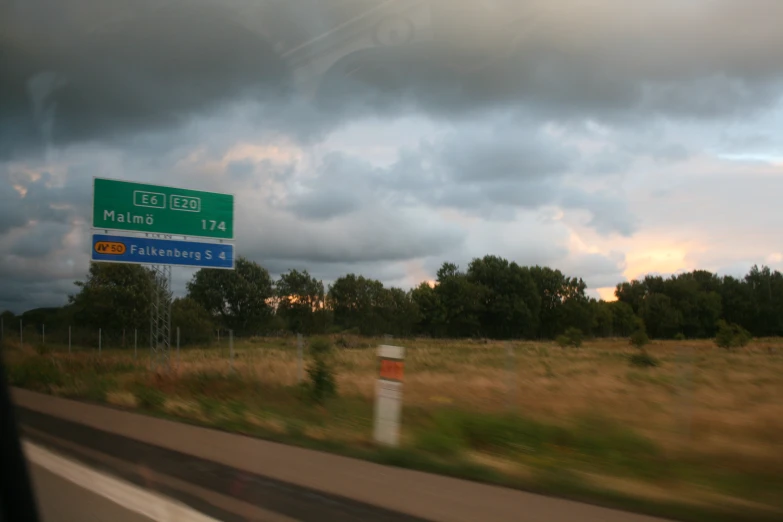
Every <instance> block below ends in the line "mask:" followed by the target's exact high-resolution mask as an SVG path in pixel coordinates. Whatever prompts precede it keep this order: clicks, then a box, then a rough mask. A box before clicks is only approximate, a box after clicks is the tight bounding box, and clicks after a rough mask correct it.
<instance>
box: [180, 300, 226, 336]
mask: <svg viewBox="0 0 783 522" xmlns="http://www.w3.org/2000/svg"><path fill="white" fill-rule="evenodd" d="M171 326H172V328H179V330H180V343H181V344H182V345H188V344H209V343H210V342H212V338H213V336H214V335H215V325H214V323H213V322H212V317H211V316H210V315H209V312H207V311H206V310H205V309H204V307H203V306H201V305H200V304H198V303H197V302H196V301H195V300H194V299H192V298H189V297H183V298H178V299H174V302H172V303H171Z"/></svg>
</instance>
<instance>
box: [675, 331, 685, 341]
mask: <svg viewBox="0 0 783 522" xmlns="http://www.w3.org/2000/svg"><path fill="white" fill-rule="evenodd" d="M674 340H675V341H684V340H685V334H683V333H682V332H677V335H675V336H674Z"/></svg>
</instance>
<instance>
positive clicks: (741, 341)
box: [715, 319, 752, 350]
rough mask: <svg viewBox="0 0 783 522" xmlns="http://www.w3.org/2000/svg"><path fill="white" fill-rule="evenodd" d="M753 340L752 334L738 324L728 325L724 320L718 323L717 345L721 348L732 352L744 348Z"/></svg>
mask: <svg viewBox="0 0 783 522" xmlns="http://www.w3.org/2000/svg"><path fill="white" fill-rule="evenodd" d="M751 339H752V336H751V335H750V332H748V331H747V330H745V329H744V328H743V327H741V326H740V325H738V324H734V323H727V322H726V321H724V320H722V319H721V320H720V321H718V333H717V334H716V335H715V344H716V345H718V346H720V347H721V348H725V349H727V350H730V349H732V348H742V347H743V346H747V344H748V343H749V342H750V340H751Z"/></svg>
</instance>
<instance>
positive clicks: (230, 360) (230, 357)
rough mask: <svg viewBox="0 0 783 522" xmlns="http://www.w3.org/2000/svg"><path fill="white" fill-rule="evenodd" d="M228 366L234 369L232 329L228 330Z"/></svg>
mask: <svg viewBox="0 0 783 522" xmlns="http://www.w3.org/2000/svg"><path fill="white" fill-rule="evenodd" d="M228 366H229V368H230V369H231V371H232V372H233V371H234V330H229V331H228Z"/></svg>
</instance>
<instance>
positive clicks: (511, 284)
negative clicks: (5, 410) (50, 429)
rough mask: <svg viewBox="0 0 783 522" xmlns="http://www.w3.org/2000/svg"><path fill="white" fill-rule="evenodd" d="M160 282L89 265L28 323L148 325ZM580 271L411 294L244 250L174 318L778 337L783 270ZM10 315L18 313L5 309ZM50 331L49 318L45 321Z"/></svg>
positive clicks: (373, 328)
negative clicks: (588, 274)
mask: <svg viewBox="0 0 783 522" xmlns="http://www.w3.org/2000/svg"><path fill="white" fill-rule="evenodd" d="M155 284H157V283H156V281H155V279H154V278H153V277H152V276H151V272H150V271H149V269H147V268H145V267H143V266H137V265H122V264H110V263H93V264H91V266H90V270H89V273H88V274H87V277H86V279H85V280H84V281H78V282H76V285H77V288H78V291H77V292H76V293H75V294H73V295H71V296H69V303H68V304H67V305H66V306H64V307H61V308H47V309H38V310H33V311H29V312H26V313H25V314H24V318H25V320H26V321H28V322H29V321H31V320H32V321H35V320H37V321H39V322H41V323H43V322H46V323H47V325H52V327H55V328H56V327H57V325H58V324H61V325H76V326H82V327H90V328H104V329H110V328H114V329H121V328H141V329H143V328H146V327H147V325H148V324H149V317H150V302H149V296H150V294H151V291H152V289H153V286H152V285H155ZM585 290H586V285H585V283H584V281H583V280H582V279H581V278H577V277H570V276H567V275H565V274H563V273H562V272H561V271H560V270H556V269H552V268H549V267H541V266H532V267H527V266H520V265H518V264H517V263H515V262H513V261H508V260H506V259H503V258H501V257H498V256H492V255H487V256H485V257H483V258H476V259H474V260H473V261H472V262H471V263H470V264H469V265H468V266H467V268H466V269H464V270H463V269H460V267H458V266H457V265H455V264H453V263H449V262H446V263H443V265H442V266H441V268H440V269H439V270H438V272H437V279H436V280H435V282H434V284H430V283H429V282H423V283H421V284H420V285H419V286H417V287H416V288H413V289H412V290H404V289H401V288H395V287H386V286H384V285H383V283H381V282H380V281H377V280H374V279H370V278H366V277H364V276H361V275H357V274H347V275H345V276H342V277H340V278H338V279H337V280H335V281H334V282H333V283H332V284H331V285H329V286H328V288H327V287H325V286H324V284H323V282H322V281H319V280H317V279H316V278H314V277H313V276H312V275H310V274H309V273H308V272H307V271H298V270H289V271H288V272H286V273H284V274H282V275H281V276H280V277H279V278H278V279H277V280H273V279H272V277H271V276H270V274H269V272H268V271H267V270H266V269H264V268H263V267H262V266H260V265H259V264H258V263H255V262H253V261H250V260H248V259H245V258H239V259H237V262H236V269H235V270H233V271H227V270H214V269H202V270H199V271H198V272H196V273H195V274H194V276H193V278H192V279H191V281H189V282H188V283H187V294H186V296H185V297H182V298H178V299H175V300H174V301H173V304H172V326H175V327H176V326H180V327H181V328H182V332H183V342H184V343H188V342H205V341H208V340H209V339H211V338H212V336H213V335H214V332H215V330H216V329H231V330H233V331H234V332H235V333H236V334H237V335H256V334H267V333H271V332H281V331H289V332H296V333H302V334H305V335H313V334H323V333H335V332H344V331H348V332H352V333H356V334H362V335H383V334H390V335H394V336H411V335H416V336H432V337H449V338H457V337H486V338H493V339H552V338H555V337H557V336H558V335H560V334H562V333H563V332H565V331H566V329H569V328H576V329H578V330H580V331H581V332H583V333H584V334H585V335H588V336H596V337H614V336H628V335H630V334H631V333H632V332H634V331H636V330H638V329H640V328H644V329H646V332H647V333H648V335H649V336H650V337H652V338H658V339H668V338H675V337H680V336H684V337H686V338H706V337H713V336H715V333H716V330H717V324H718V321H720V320H724V321H726V322H728V323H732V324H736V325H739V326H741V327H743V328H745V329H746V330H748V331H749V332H750V333H751V334H753V335H754V336H778V335H783V276H782V275H781V273H780V272H778V271H772V270H771V269H770V268H768V267H766V266H764V267H760V268H759V267H758V266H753V267H752V268H751V269H750V271H749V272H748V274H747V275H745V276H744V277H743V278H739V279H738V278H735V277H732V276H718V275H716V274H713V273H711V272H708V271H705V270H695V271H693V272H687V273H681V274H677V275H673V276H670V277H667V278H664V277H661V276H653V275H648V276H646V277H644V278H642V279H638V280H633V281H630V282H624V283H620V284H618V285H617V287H616V290H615V296H616V297H617V300H616V301H611V302H607V301H603V300H596V299H593V298H590V297H588V296H587V295H586V294H585ZM3 317H4V318H5V319H6V320H7V321H8V322H11V321H12V320H15V319H18V318H15V317H14V316H13V314H10V312H4V314H3ZM47 328H48V326H47Z"/></svg>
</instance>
